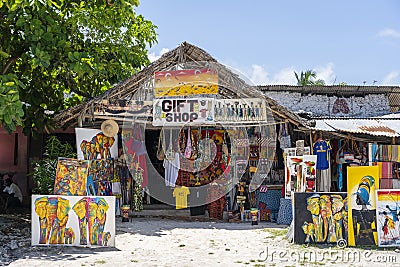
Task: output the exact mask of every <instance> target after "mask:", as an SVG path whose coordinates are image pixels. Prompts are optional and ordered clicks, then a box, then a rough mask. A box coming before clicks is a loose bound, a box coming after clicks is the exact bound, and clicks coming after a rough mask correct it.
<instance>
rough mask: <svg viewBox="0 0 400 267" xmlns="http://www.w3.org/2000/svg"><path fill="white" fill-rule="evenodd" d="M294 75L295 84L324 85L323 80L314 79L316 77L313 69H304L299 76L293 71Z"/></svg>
mask: <svg viewBox="0 0 400 267" xmlns="http://www.w3.org/2000/svg"><path fill="white" fill-rule="evenodd" d="M294 75H295V76H296V80H297V85H300V86H308V85H325V81H324V80H321V79H319V80H314V79H316V78H317V73H316V72H315V71H314V70H306V71H305V72H303V71H302V72H301V73H300V77H299V75H298V74H297V72H294Z"/></svg>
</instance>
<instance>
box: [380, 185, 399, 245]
mask: <svg viewBox="0 0 400 267" xmlns="http://www.w3.org/2000/svg"><path fill="white" fill-rule="evenodd" d="M399 215H400V190H399V189H379V190H376V222H377V230H378V245H379V246H380V247H398V246H399V245H400V221H399Z"/></svg>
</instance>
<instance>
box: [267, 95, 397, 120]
mask: <svg viewBox="0 0 400 267" xmlns="http://www.w3.org/2000/svg"><path fill="white" fill-rule="evenodd" d="M266 95H267V96H268V97H270V98H272V99H274V100H276V101H277V102H278V103H279V104H281V105H282V106H284V107H286V108H287V109H289V110H291V111H294V112H298V111H301V110H303V111H307V112H312V115H313V116H330V117H343V116H346V117H348V116H353V117H370V116H379V115H383V114H387V113H389V100H388V98H387V96H385V95H384V94H380V95H366V96H365V97H354V96H352V97H349V98H338V97H336V96H327V95H311V94H310V95H304V96H301V94H300V93H289V92H266ZM340 104H342V105H340ZM346 106H347V108H348V109H347V108H346ZM340 110H341V111H340ZM347 111H348V112H347Z"/></svg>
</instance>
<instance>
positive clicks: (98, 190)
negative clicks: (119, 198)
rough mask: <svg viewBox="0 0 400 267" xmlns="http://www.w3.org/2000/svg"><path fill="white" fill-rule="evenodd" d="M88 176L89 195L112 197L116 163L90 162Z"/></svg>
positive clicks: (106, 160)
mask: <svg viewBox="0 0 400 267" xmlns="http://www.w3.org/2000/svg"><path fill="white" fill-rule="evenodd" d="M89 162H90V165H89V170H88V175H87V195H90V196H111V195H112V187H111V184H112V183H111V181H112V180H113V178H114V162H113V160H112V159H98V160H90V161H89Z"/></svg>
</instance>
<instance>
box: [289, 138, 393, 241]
mask: <svg viewBox="0 0 400 267" xmlns="http://www.w3.org/2000/svg"><path fill="white" fill-rule="evenodd" d="M360 131H361V130H360ZM371 131H372V130H371ZM389 134H390V136H389ZM392 135H393V132H390V133H388V135H387V136H385V135H383V133H380V136H376V135H375V134H374V133H371V134H370V135H367V134H365V133H363V134H361V133H358V135H357V134H355V133H352V134H350V133H342V132H340V133H337V132H322V131H316V132H314V133H313V135H312V133H311V132H310V140H315V141H314V143H313V147H312V150H311V154H314V155H315V156H316V164H315V165H314V167H315V169H316V171H315V176H316V177H315V178H316V180H315V181H316V184H315V186H316V190H313V191H311V190H310V191H309V192H307V191H303V192H295V191H296V186H295V185H296V184H298V183H296V181H295V182H293V180H295V179H297V178H298V176H297V172H296V170H297V169H296V168H293V167H292V168H291V167H288V170H289V171H288V172H287V174H289V175H291V177H292V179H291V180H292V182H293V185H292V184H291V187H290V188H291V190H289V191H290V194H291V195H292V201H293V208H294V212H293V216H294V220H293V240H294V242H295V243H298V244H330V245H337V246H339V247H345V246H398V244H399V241H398V240H399V235H398V229H399V224H398V212H399V210H400V209H399V208H398V204H399V200H398V192H397V191H398V190H397V189H396V188H398V187H397V186H398V185H397V179H398V177H399V176H398V171H399V168H398V162H399V161H400V159H399V157H398V150H399V148H400V146H399V145H397V144H396V140H395V138H394V137H392ZM295 153H296V149H295V148H291V149H286V154H287V157H286V158H287V163H288V162H289V165H287V166H291V165H293V164H290V161H293V159H292V157H294V158H295V161H297V159H296V157H295ZM294 165H295V163H294ZM325 170H326V173H324V171H325ZM293 173H295V174H296V175H293ZM321 179H322V180H321ZM321 183H322V184H321ZM324 183H325V184H324ZM328 185H329V186H328ZM287 188H289V186H288V187H287ZM293 191H294V192H293ZM287 192H288V191H287ZM287 195H288V196H289V194H287ZM304 210H306V212H304ZM396 233H397V234H396Z"/></svg>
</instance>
